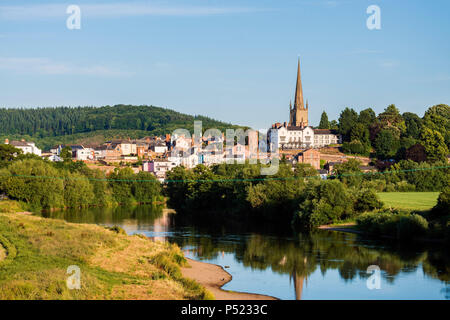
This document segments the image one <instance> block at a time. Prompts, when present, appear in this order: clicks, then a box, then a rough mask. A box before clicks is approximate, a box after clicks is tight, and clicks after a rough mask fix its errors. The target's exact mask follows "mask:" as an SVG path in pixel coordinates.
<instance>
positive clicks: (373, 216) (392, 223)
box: [356, 212, 398, 235]
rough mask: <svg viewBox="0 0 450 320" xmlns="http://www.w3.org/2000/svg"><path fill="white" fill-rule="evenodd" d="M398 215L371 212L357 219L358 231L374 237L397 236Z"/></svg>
mask: <svg viewBox="0 0 450 320" xmlns="http://www.w3.org/2000/svg"><path fill="white" fill-rule="evenodd" d="M397 220H398V215H396V214H392V213H391V212H370V213H364V214H362V215H360V216H359V217H358V218H357V219H356V223H357V225H358V229H360V230H361V231H364V232H367V233H369V234H373V235H382V234H390V235H395V234H396V222H397Z"/></svg>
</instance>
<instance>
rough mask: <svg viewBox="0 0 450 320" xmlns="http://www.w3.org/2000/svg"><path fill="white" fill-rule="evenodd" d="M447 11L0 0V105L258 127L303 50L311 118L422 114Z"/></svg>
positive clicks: (285, 0)
mask: <svg viewBox="0 0 450 320" xmlns="http://www.w3.org/2000/svg"><path fill="white" fill-rule="evenodd" d="M69 5H77V6H79V8H80V10H81V20H80V21H81V24H80V29H68V27H67V20H68V18H69V16H70V14H67V13H66V10H67V7H68V6H69ZM370 5H377V6H378V7H379V8H380V27H381V28H380V29H372V30H371V29H369V28H368V27H367V23H366V22H367V19H368V18H369V17H370V16H371V13H367V8H368V7H369V6H370ZM448 12H450V1H448V0H433V1H426V0H370V1H366V0H328V1H327V0H258V1H256V0H255V1H250V0H240V1H236V0H226V1H225V0H189V1H187V0H171V1H144V0H136V1H133V0H131V1H126V0H96V1H86V0H70V1H68V2H66V1H54V0H53V1H52V0H28V1H24V0H0V107H21V108H22V107H23V108H28V107H45V106H63V105H64V106H79V105H81V106H85V105H89V106H102V105H114V104H138V105H140V104H146V105H156V106H161V107H167V108H170V109H174V110H176V111H179V112H183V113H187V114H193V115H194V114H201V115H206V116H209V117H212V118H215V119H218V120H222V121H226V122H232V123H235V124H241V125H248V126H251V127H253V128H255V129H261V128H268V127H269V126H270V125H271V124H272V123H274V122H284V121H288V120H289V101H290V100H293V99H294V93H295V80H296V72H297V59H298V58H299V57H300V61H301V70H302V82H303V94H304V96H305V99H308V101H309V121H310V124H311V125H318V123H319V121H320V116H321V113H322V112H323V111H326V112H327V114H328V117H329V119H330V120H332V119H337V118H338V117H339V113H340V112H341V111H342V110H343V109H344V108H345V107H351V108H354V109H355V110H357V111H360V110H363V109H365V108H368V107H371V108H373V109H374V110H375V111H376V112H377V113H379V112H382V111H383V110H384V108H386V107H387V106H388V105H389V104H395V105H396V106H397V107H398V108H399V109H400V111H401V112H406V111H409V112H415V113H417V114H419V115H420V116H422V115H423V113H424V112H425V110H426V109H427V108H428V107H430V106H432V105H435V104H440V103H445V104H450V61H449V60H450V59H449V57H450V54H449V52H450V41H449V40H450V19H448ZM71 21H72V20H71Z"/></svg>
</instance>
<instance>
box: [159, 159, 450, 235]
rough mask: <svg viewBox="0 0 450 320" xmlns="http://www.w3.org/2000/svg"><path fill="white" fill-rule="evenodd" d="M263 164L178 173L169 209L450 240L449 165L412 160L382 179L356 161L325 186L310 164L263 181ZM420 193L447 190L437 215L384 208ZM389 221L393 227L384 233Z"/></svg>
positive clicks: (286, 167) (171, 179)
mask: <svg viewBox="0 0 450 320" xmlns="http://www.w3.org/2000/svg"><path fill="white" fill-rule="evenodd" d="M259 166H260V165H250V164H244V165H239V164H236V165H225V164H221V165H216V166H213V167H210V168H208V167H205V166H201V165H200V166H197V167H196V168H194V169H192V170H187V169H185V168H182V167H177V168H175V169H173V170H172V171H171V172H169V173H168V183H167V188H166V193H167V195H168V198H169V200H168V201H169V202H168V203H169V205H170V206H172V207H173V208H174V209H175V210H176V211H177V212H178V213H179V214H185V215H197V216H199V215H200V216H201V215H208V216H214V215H217V216H226V217H228V219H230V220H235V219H240V220H244V219H246V220H248V221H250V222H252V223H258V222H270V223H282V224H285V225H286V224H288V223H289V222H290V223H291V224H292V225H293V226H294V227H295V228H308V229H311V228H314V227H317V226H320V225H324V224H335V223H342V222H349V221H356V222H357V223H358V226H357V227H358V228H361V230H363V231H366V232H368V233H372V234H376V235H379V234H387V235H391V236H395V237H397V238H399V239H403V240H406V239H410V238H412V237H424V236H425V237H433V238H438V239H447V240H448V239H449V236H450V234H449V229H450V223H449V221H450V219H449V218H450V217H449V212H448V208H449V195H448V192H449V191H448V189H449V188H448V182H449V181H450V170H449V167H448V166H445V165H444V163H439V162H436V163H433V164H429V163H420V164H419V163H415V162H413V161H410V160H406V161H400V162H399V163H398V164H396V165H394V166H393V168H392V170H390V171H385V172H382V173H381V174H380V173H372V174H362V172H361V170H360V169H359V162H358V161H356V160H353V159H351V160H349V161H348V162H345V163H343V164H340V165H337V166H336V172H337V176H335V177H331V178H330V179H328V180H325V181H323V180H321V179H320V177H319V176H318V174H317V171H316V170H314V169H313V168H312V167H311V166H309V165H305V164H297V165H296V167H295V168H294V170H292V169H291V166H290V164H287V163H283V162H282V163H280V168H279V171H278V173H277V174H276V175H274V176H270V177H264V176H261V175H260V171H259ZM411 168H415V169H411ZM414 190H420V191H441V194H440V195H439V200H438V204H437V205H436V206H435V207H434V208H433V209H432V210H431V211H426V210H425V211H418V210H415V211H414V210H398V209H395V210H393V209H391V208H386V207H384V206H383V203H382V202H381V201H380V200H379V197H378V195H377V192H383V191H414ZM372 217H375V219H371V218H372ZM386 217H388V218H389V219H390V224H389V226H390V227H380V229H377V227H378V226H380V225H384V223H385V221H386V219H387V218H386ZM380 219H384V220H380ZM370 226H374V227H373V228H372V227H370ZM374 230H375V232H374ZM416 231H417V232H416Z"/></svg>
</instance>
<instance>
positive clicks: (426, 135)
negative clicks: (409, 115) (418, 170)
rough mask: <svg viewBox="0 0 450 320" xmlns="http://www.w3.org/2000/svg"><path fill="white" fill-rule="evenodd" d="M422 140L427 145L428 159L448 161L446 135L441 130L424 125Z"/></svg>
mask: <svg viewBox="0 0 450 320" xmlns="http://www.w3.org/2000/svg"><path fill="white" fill-rule="evenodd" d="M420 141H421V144H422V145H423V146H424V147H425V153H426V154H427V158H428V160H430V161H446V159H447V155H448V148H447V145H446V144H445V140H444V137H443V136H442V135H441V133H440V132H439V131H436V130H433V129H429V128H427V127H423V128H422V132H421V134H420Z"/></svg>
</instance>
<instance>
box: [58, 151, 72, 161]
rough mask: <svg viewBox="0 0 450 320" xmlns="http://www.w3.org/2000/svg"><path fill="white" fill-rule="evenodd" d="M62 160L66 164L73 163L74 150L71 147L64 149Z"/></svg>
mask: <svg viewBox="0 0 450 320" xmlns="http://www.w3.org/2000/svg"><path fill="white" fill-rule="evenodd" d="M60 155H61V159H63V160H64V162H68V161H72V148H71V147H64V148H63V149H62V150H61V154H60Z"/></svg>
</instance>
